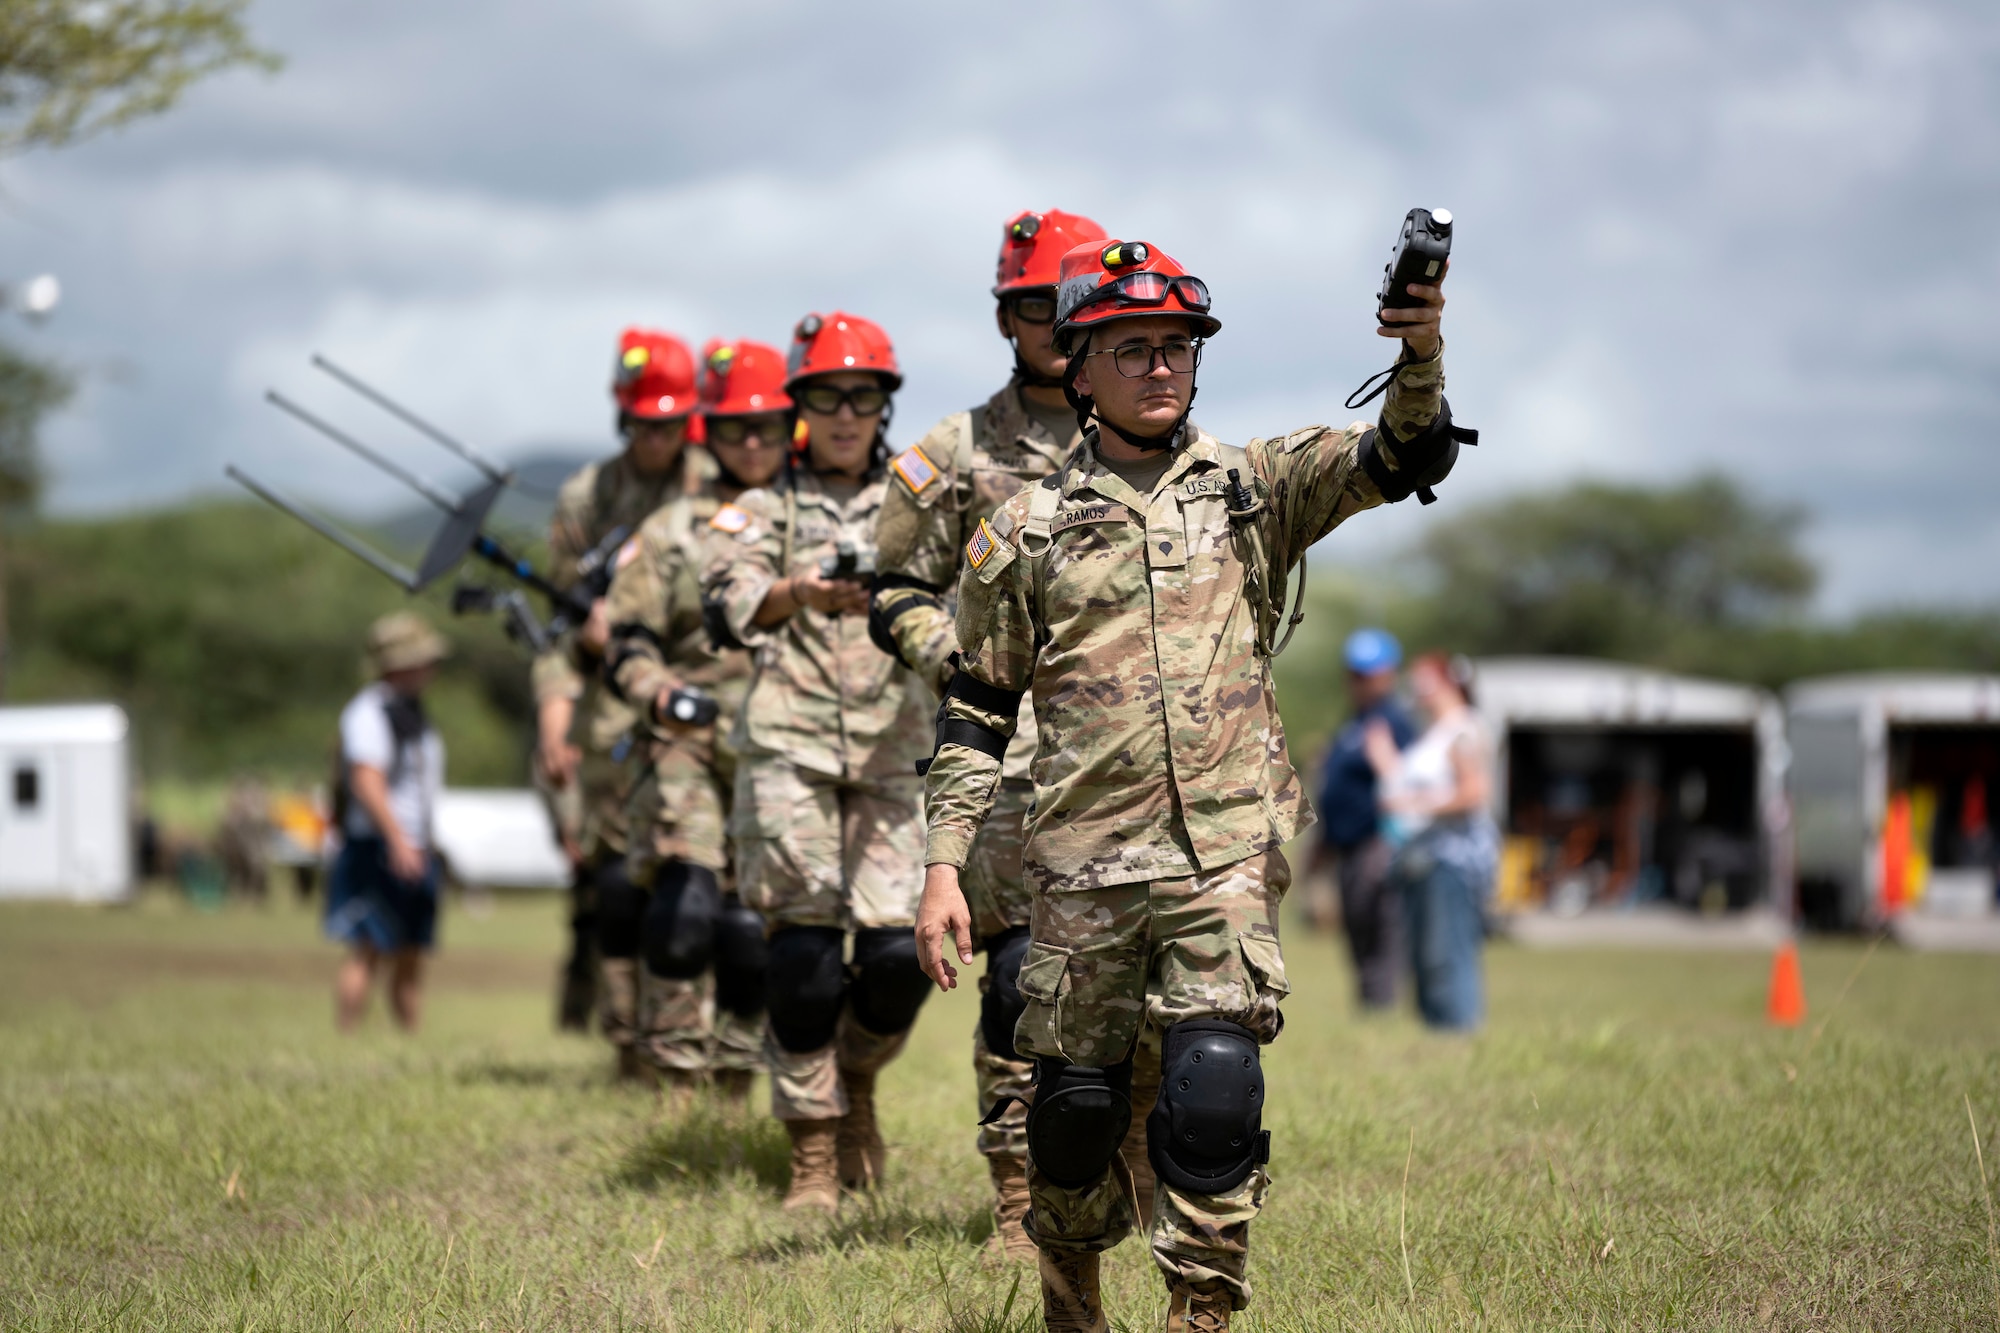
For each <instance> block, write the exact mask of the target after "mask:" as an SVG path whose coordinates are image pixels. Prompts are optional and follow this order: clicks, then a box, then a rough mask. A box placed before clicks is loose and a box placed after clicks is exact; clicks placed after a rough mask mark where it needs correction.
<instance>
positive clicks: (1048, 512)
mask: <svg viewBox="0 0 2000 1333" xmlns="http://www.w3.org/2000/svg"><path fill="white" fill-rule="evenodd" d="M1068 475H1069V464H1067V463H1065V464H1063V466H1062V468H1061V469H1060V470H1059V471H1056V472H1051V473H1050V474H1049V475H1048V476H1046V477H1043V478H1042V479H1041V480H1040V481H1038V482H1036V483H1035V489H1034V490H1033V491H1032V492H1030V493H1029V495H1028V516H1027V517H1026V518H1024V519H1022V520H1021V527H1020V529H1019V531H1018V532H1017V533H1016V534H1015V540H1014V545H1015V548H1016V549H1018V550H1019V551H1020V552H1021V554H1022V555H1024V556H1026V557H1028V559H1030V560H1039V559H1040V558H1041V557H1042V556H1045V555H1047V554H1048V553H1049V545H1050V529H1051V527H1052V526H1053V525H1054V523H1055V519H1056V511H1057V510H1058V509H1061V508H1062V485H1063V478H1064V477H1066V476H1068Z"/></svg>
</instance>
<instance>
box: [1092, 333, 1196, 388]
mask: <svg viewBox="0 0 2000 1333" xmlns="http://www.w3.org/2000/svg"><path fill="white" fill-rule="evenodd" d="M1201 346H1202V343H1201V339H1199V338H1169V339H1167V341H1165V342H1163V343H1161V344H1159V345H1158V346H1157V347H1156V346H1154V345H1152V344H1150V343H1126V344H1125V345H1124V346H1122V347H1106V348H1103V349H1101V350H1099V351H1095V352H1092V353H1090V355H1091V356H1108V357H1110V358H1111V364H1112V365H1114V366H1116V367H1118V373H1119V374H1120V375H1123V376H1124V377H1125V378H1126V379H1128V380H1138V379H1144V378H1145V377H1146V376H1148V375H1150V374H1152V373H1153V369H1154V367H1156V366H1160V365H1164V366H1166V368H1167V369H1168V370H1170V371H1172V372H1173V373H1174V374H1176V375H1192V374H1193V373H1194V368H1195V367H1196V366H1198V365H1200V364H1201Z"/></svg>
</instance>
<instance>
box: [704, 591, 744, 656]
mask: <svg viewBox="0 0 2000 1333" xmlns="http://www.w3.org/2000/svg"><path fill="white" fill-rule="evenodd" d="M701 627H702V628H703V629H705V630H707V631H708V644H709V647H711V648H713V649H715V651H717V652H718V653H723V652H728V651H729V650H730V649H732V648H746V647H748V646H749V645H748V644H746V643H744V642H743V640H741V639H739V638H737V637H736V631H735V630H733V629H731V628H729V617H728V616H727V615H725V614H723V610H722V603H721V601H720V600H718V599H716V598H714V597H704V598H702V599H701Z"/></svg>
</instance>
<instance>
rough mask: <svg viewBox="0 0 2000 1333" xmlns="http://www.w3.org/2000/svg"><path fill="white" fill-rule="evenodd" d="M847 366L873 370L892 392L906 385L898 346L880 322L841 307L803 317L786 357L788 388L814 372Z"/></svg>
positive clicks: (825, 372) (834, 371) (831, 372)
mask: <svg viewBox="0 0 2000 1333" xmlns="http://www.w3.org/2000/svg"><path fill="white" fill-rule="evenodd" d="M847 370H864V371H872V372H873V373H874V374H876V375H877V376H879V377H880V378H881V380H882V387H883V388H884V389H887V390H888V391H889V392H891V393H894V392H895V391H896V390H897V389H900V388H902V387H903V372H902V371H901V370H900V369H899V368H898V367H897V365H896V348H895V346H894V345H893V344H892V343H890V341H889V335H888V334H886V333H884V332H882V326H881V325H879V324H877V323H875V322H874V321H873V320H867V319H863V318H861V316H859V315H850V314H848V313H846V312H845V311H842V310H836V311H834V312H833V313H831V314H827V315H807V316H806V317H805V318H804V319H802V320H800V321H799V323H798V327H797V328H795V329H793V330H792V350H791V354H790V355H789V356H788V357H786V359H785V388H786V389H787V390H789V389H791V388H792V387H793V386H794V385H796V384H797V383H798V382H799V381H800V380H802V379H806V378H807V377H809V376H812V375H837V374H839V373H841V372H842V371H847Z"/></svg>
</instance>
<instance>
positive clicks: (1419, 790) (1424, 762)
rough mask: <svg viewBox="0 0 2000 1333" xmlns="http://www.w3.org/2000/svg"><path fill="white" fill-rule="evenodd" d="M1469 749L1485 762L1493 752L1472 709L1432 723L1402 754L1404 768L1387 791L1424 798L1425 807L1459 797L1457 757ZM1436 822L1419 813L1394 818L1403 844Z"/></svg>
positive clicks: (1413, 812)
mask: <svg viewBox="0 0 2000 1333" xmlns="http://www.w3.org/2000/svg"><path fill="white" fill-rule="evenodd" d="M1466 747H1469V748H1470V749H1471V751H1472V753H1473V754H1475V755H1477V756H1480V757H1481V758H1482V759H1484V758H1485V756H1487V755H1489V754H1491V753H1492V747H1491V746H1490V745H1489V744H1488V742H1487V739H1486V728H1485V727H1484V726H1482V725H1480V721H1479V715H1478V714H1477V713H1475V712H1473V711H1472V710H1471V709H1469V708H1468V709H1466V710H1465V711H1464V712H1463V713H1460V714H1459V715H1458V716H1457V717H1456V718H1453V719H1450V720H1449V721H1442V722H1435V723H1433V724H1431V726H1430V727H1429V729H1427V730H1426V731H1425V732H1424V734H1423V735H1421V736H1419V737H1417V739H1416V740H1415V742H1413V743H1412V744H1411V746H1410V748H1409V749H1407V750H1405V751H1403V762H1402V766H1401V767H1400V768H1398V769H1397V770H1396V775H1395V777H1394V778H1392V779H1391V780H1390V782H1389V783H1388V785H1387V790H1388V792H1390V793H1393V794H1394V795H1397V796H1418V797H1421V798H1423V804H1425V805H1429V804H1432V803H1435V802H1438V801H1444V800H1448V799H1450V798H1451V797H1453V796H1456V795H1457V794H1458V764H1457V762H1456V761H1457V756H1458V754H1459V752H1460V750H1461V749H1462V748H1466ZM1435 820H1436V816H1434V815H1431V814H1428V813H1418V812H1416V811H1399V812H1397V814H1396V815H1395V816H1394V817H1393V822H1394V823H1395V825H1396V832H1397V833H1398V834H1399V835H1400V840H1402V841H1408V840H1409V839H1411V838H1414V837H1416V836H1417V834H1419V833H1421V832H1423V831H1424V830H1425V829H1427V828H1429V827H1430V826H1431V824H1432V823H1434V822H1435Z"/></svg>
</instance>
